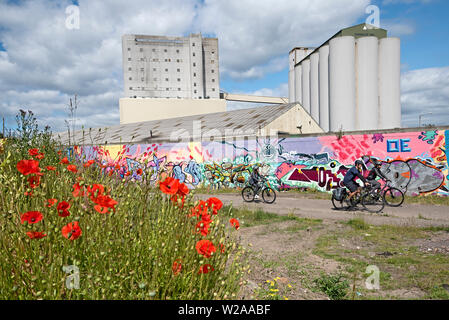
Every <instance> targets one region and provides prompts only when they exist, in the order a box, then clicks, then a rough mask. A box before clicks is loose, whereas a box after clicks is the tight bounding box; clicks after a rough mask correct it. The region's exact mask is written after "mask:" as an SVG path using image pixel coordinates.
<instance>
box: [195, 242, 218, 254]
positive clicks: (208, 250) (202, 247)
mask: <svg viewBox="0 0 449 320" xmlns="http://www.w3.org/2000/svg"><path fill="white" fill-rule="evenodd" d="M195 248H196V251H197V252H198V253H199V254H202V255H203V256H204V257H205V258H210V256H211V254H212V253H213V252H216V251H217V249H216V248H215V246H214V245H213V243H212V242H211V241H210V240H200V241H198V242H197V243H196V246H195Z"/></svg>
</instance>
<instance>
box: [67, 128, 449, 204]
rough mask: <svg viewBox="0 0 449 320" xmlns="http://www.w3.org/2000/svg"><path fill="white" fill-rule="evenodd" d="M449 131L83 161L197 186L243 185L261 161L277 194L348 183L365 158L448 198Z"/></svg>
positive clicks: (415, 187) (161, 150)
mask: <svg viewBox="0 0 449 320" xmlns="http://www.w3.org/2000/svg"><path fill="white" fill-rule="evenodd" d="M447 141H449V130H431V131H424V132H401V133H375V134H363V135H347V136H343V137H341V138H338V137H336V136H319V137H305V138H280V139H273V138H271V139H270V138H258V139H256V140H241V141H240V140H239V141H235V140H234V141H233V142H232V143H231V142H222V141H211V142H203V143H200V142H190V143H164V144H149V145H143V144H139V145H121V146H116V145H114V146H96V147H76V148H74V149H73V154H74V155H75V157H77V158H78V159H79V160H80V161H87V160H90V159H95V160H96V161H97V162H98V163H99V164H100V165H101V167H102V169H103V170H104V172H105V173H106V174H112V173H113V172H116V173H117V174H118V175H119V176H120V178H126V179H133V180H135V181H145V182H150V183H155V182H156V181H158V180H160V179H164V178H165V177H167V176H173V177H175V178H177V179H179V180H180V181H182V182H184V183H186V184H187V185H188V186H189V187H190V188H196V187H198V186H206V187H210V188H229V187H230V188H242V187H243V186H244V185H245V184H246V183H247V181H248V178H249V176H250V174H251V172H252V170H253V166H254V164H256V163H259V164H262V173H263V174H264V175H265V176H266V177H267V178H268V180H269V181H270V183H271V185H272V186H275V187H276V188H278V189H289V188H314V189H317V190H320V191H327V192H330V191H331V190H332V189H335V188H338V187H340V186H342V181H343V178H344V175H345V173H346V171H347V170H348V169H349V168H351V166H352V165H353V164H354V162H355V160H357V159H363V160H364V161H365V164H366V172H365V173H367V171H368V170H369V169H371V166H372V164H371V162H370V161H369V160H370V158H376V159H378V160H380V161H382V167H381V170H382V172H383V173H384V174H385V175H386V176H387V177H388V178H389V179H390V180H391V181H392V184H393V185H394V186H395V187H397V188H400V189H401V190H403V191H404V192H406V193H407V194H409V195H420V194H429V193H435V194H439V195H444V196H448V195H449V184H448V179H449V167H448V163H447Z"/></svg>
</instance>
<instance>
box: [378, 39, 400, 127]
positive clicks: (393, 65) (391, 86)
mask: <svg viewBox="0 0 449 320" xmlns="http://www.w3.org/2000/svg"><path fill="white" fill-rule="evenodd" d="M400 81H401V42H400V39H399V38H383V39H380V40H379V124H378V127H379V129H391V128H397V127H401V90H400Z"/></svg>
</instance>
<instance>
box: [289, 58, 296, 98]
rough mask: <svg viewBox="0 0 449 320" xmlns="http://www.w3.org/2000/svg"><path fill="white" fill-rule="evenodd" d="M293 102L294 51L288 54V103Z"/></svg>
mask: <svg viewBox="0 0 449 320" xmlns="http://www.w3.org/2000/svg"><path fill="white" fill-rule="evenodd" d="M294 101H295V51H294V50H292V51H290V53H289V54H288V102H290V103H292V102H294Z"/></svg>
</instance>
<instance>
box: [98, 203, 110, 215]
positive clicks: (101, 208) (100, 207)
mask: <svg viewBox="0 0 449 320" xmlns="http://www.w3.org/2000/svg"><path fill="white" fill-rule="evenodd" d="M94 209H95V211H97V212H98V213H101V214H104V213H108V212H109V208H107V207H102V206H100V205H98V204H97V205H95V206H94Z"/></svg>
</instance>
